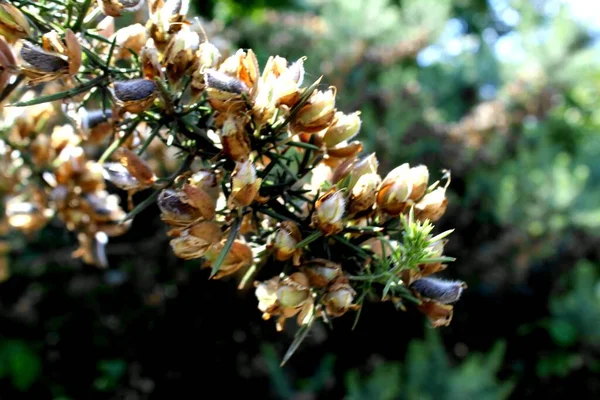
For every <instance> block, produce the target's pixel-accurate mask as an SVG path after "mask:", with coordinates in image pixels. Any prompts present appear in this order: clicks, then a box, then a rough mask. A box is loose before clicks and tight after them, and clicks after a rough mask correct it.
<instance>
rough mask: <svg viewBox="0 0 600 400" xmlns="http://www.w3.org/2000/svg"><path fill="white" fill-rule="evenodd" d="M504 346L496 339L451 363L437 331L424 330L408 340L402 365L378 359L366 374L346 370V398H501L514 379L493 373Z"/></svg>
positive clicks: (393, 399)
mask: <svg viewBox="0 0 600 400" xmlns="http://www.w3.org/2000/svg"><path fill="white" fill-rule="evenodd" d="M505 348H506V345H505V343H504V342H501V341H499V342H497V343H496V344H495V345H494V347H493V348H492V349H491V350H490V352H489V353H487V354H470V355H469V356H467V358H466V359H465V360H464V361H462V362H461V363H460V364H459V365H452V363H451V362H450V360H449V358H448V356H447V354H446V352H445V350H444V346H443V344H442V341H441V338H440V336H439V334H438V333H437V331H434V330H427V331H426V336H425V340H413V341H412V342H411V343H410V345H409V349H408V354H407V356H406V360H405V363H404V366H402V365H401V364H399V363H382V364H379V365H378V366H377V367H376V368H375V370H374V371H373V372H372V373H371V374H370V375H368V376H366V377H361V376H360V374H359V373H358V372H357V371H352V372H349V373H348V375H347V377H346V388H347V391H348V399H351V400H363V399H364V400H366V399H389V400H399V399H403V400H416V399H426V400H429V399H431V400H433V399H435V400H459V399H460V400H462V399H483V400H485V399H490V400H491V399H494V400H496V399H505V398H508V396H509V395H510V394H511V392H512V390H513V387H514V382H512V381H505V382H500V381H499V380H498V378H497V377H496V375H497V373H498V371H499V370H500V366H501V364H502V360H503V358H504V351H505Z"/></svg>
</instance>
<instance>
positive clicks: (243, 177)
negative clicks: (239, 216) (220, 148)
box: [228, 160, 262, 207]
mask: <svg viewBox="0 0 600 400" xmlns="http://www.w3.org/2000/svg"><path fill="white" fill-rule="evenodd" d="M261 183H262V179H261V178H257V177H256V169H255V168H254V164H252V162H251V161H250V160H246V161H244V162H238V163H236V168H235V171H234V172H233V174H232V175H231V194H230V195H229V200H228V201H229V205H230V207H235V206H237V207H243V206H247V205H249V204H251V203H252V202H253V201H254V200H255V199H256V196H257V195H258V190H259V189H260V185H261Z"/></svg>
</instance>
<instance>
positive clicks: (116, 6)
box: [98, 0, 144, 17]
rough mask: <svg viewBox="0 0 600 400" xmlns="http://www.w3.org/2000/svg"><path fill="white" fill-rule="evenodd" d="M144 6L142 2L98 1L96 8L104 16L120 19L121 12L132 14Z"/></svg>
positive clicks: (126, 0)
mask: <svg viewBox="0 0 600 400" xmlns="http://www.w3.org/2000/svg"><path fill="white" fill-rule="evenodd" d="M143 5H144V0H98V6H99V7H100V10H102V12H103V13H104V14H105V15H108V16H111V17H120V16H121V15H123V12H134V11H137V10H139V9H140V8H141V7H142V6H143Z"/></svg>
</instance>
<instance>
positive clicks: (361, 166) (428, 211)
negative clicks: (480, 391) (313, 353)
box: [0, 0, 465, 330]
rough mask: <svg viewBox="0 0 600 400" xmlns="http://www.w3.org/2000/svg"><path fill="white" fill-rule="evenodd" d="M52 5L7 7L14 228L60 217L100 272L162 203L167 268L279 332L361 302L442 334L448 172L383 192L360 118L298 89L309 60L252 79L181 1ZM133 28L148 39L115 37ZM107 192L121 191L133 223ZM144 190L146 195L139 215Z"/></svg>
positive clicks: (270, 67) (400, 180) (451, 296)
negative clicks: (252, 298)
mask: <svg viewBox="0 0 600 400" xmlns="http://www.w3.org/2000/svg"><path fill="white" fill-rule="evenodd" d="M50 4H52V5H50ZM61 4H62V3H59V2H57V3H47V4H46V5H45V7H44V8H39V9H35V6H33V5H31V2H26V1H23V2H20V1H15V2H13V4H10V3H7V2H5V1H0V7H1V9H2V12H0V35H2V36H3V37H4V40H2V39H1V38H0V63H1V64H2V67H3V68H2V69H0V102H9V103H10V104H11V105H12V106H13V107H11V108H8V107H2V103H0V113H2V115H3V117H4V120H5V121H10V122H8V123H6V124H3V125H2V126H1V127H0V131H1V132H2V137H3V138H4V139H3V142H2V143H3V147H4V150H3V152H2V157H3V158H2V160H1V161H2V162H3V163H4V164H7V166H8V167H7V168H6V169H4V168H3V169H2V173H3V176H2V182H1V183H2V190H3V195H4V196H5V198H6V199H7V201H6V202H5V209H6V213H5V214H6V218H7V219H8V223H9V224H10V226H12V227H13V228H15V229H19V230H22V231H26V232H34V231H36V230H38V229H41V228H42V227H43V226H44V224H45V222H46V221H47V220H48V219H49V218H51V217H52V216H54V215H56V216H57V217H58V218H60V220H61V221H62V222H63V223H64V225H65V226H66V227H67V229H69V230H71V231H74V232H77V234H78V238H79V241H80V248H79V249H78V250H77V251H76V252H75V255H76V256H80V257H82V258H83V260H84V261H85V262H86V263H90V264H95V265H98V266H102V267H107V265H108V261H107V257H106V255H105V254H104V247H105V246H106V244H107V242H108V237H110V236H114V235H120V234H122V233H124V232H125V231H126V230H127V229H128V228H129V226H130V222H131V220H132V219H133V218H135V216H136V215H137V214H139V212H140V211H142V210H143V209H144V208H145V207H147V206H148V205H149V204H151V203H153V202H156V204H157V205H158V208H159V210H160V217H161V219H162V221H163V222H164V224H165V226H166V227H167V228H168V231H167V233H166V238H168V240H169V241H170V245H171V247H172V250H173V252H174V254H175V256H177V257H179V258H181V259H184V260H197V262H198V266H201V267H205V268H207V269H210V277H211V278H213V279H220V278H224V277H234V276H235V277H237V278H239V279H240V284H239V287H240V288H243V287H247V284H248V282H254V286H255V294H256V297H257V298H258V303H259V304H258V308H259V310H260V311H261V312H262V313H263V317H264V318H265V319H269V318H271V317H277V329H278V330H282V329H283V328H284V323H285V321H286V319H288V318H291V317H297V318H296V320H297V323H298V324H299V325H300V326H301V327H302V328H303V329H308V328H309V327H310V326H311V324H312V323H313V322H314V321H315V320H317V319H319V318H321V319H324V320H327V321H329V320H330V319H332V318H336V317H340V316H342V315H345V314H346V313H347V312H349V311H356V310H359V309H360V308H361V307H362V306H363V303H364V301H365V300H367V299H371V300H379V301H386V300H391V301H392V302H393V303H394V304H395V305H396V306H397V307H400V308H403V307H404V305H403V304H404V302H405V301H412V302H415V303H416V304H417V307H419V309H420V310H421V311H423V312H424V313H425V314H427V316H428V317H429V319H430V320H431V322H432V323H433V325H434V326H442V325H447V324H448V323H449V322H450V320H451V318H452V303H454V302H455V301H456V300H458V299H459V297H460V295H461V292H462V290H463V289H464V288H465V285H464V283H462V282H451V281H445V280H441V279H437V278H434V277H432V276H431V275H433V274H435V273H436V272H438V271H441V270H443V269H444V268H445V266H446V264H444V263H445V262H447V261H451V260H452V259H451V258H449V257H446V256H444V255H443V248H444V243H445V240H446V239H445V238H446V236H447V235H448V234H449V233H450V232H444V233H441V234H438V235H433V234H432V231H433V228H434V226H433V224H432V223H433V222H435V221H437V220H438V219H439V218H441V217H442V215H443V214H444V212H445V210H446V206H447V198H446V189H447V187H448V184H449V174H448V173H446V174H445V175H444V176H443V177H442V179H441V180H438V181H435V182H433V183H431V182H430V176H429V170H428V169H427V167H425V166H423V165H417V166H412V167H411V166H410V165H409V164H403V165H400V166H399V167H397V168H395V169H393V170H392V171H390V172H389V173H387V174H386V175H383V176H382V175H380V171H379V162H378V160H377V157H376V155H375V154H367V155H364V154H362V153H363V150H364V149H363V144H362V142H361V141H359V140H356V139H355V138H356V137H357V135H358V134H359V132H360V130H361V116H360V112H351V113H346V112H343V111H341V110H338V108H337V107H336V96H337V88H335V87H323V85H322V84H321V78H319V79H317V80H316V81H315V82H312V83H307V82H306V79H305V73H304V58H301V59H298V60H293V61H291V62H290V61H288V60H286V59H285V58H283V57H279V56H271V57H269V58H268V59H267V60H266V62H265V63H264V66H263V67H262V69H261V68H260V63H259V60H258V58H257V56H256V54H255V53H254V52H253V51H252V50H251V49H239V50H238V51H236V52H234V53H233V54H224V53H225V52H224V51H222V50H221V49H219V48H218V47H217V46H216V45H215V44H213V43H211V42H210V41H209V39H208V38H207V37H206V34H205V32H204V30H203V29H202V26H200V25H199V24H198V23H197V22H191V21H189V20H188V17H187V15H186V14H187V8H188V2H187V1H181V0H178V1H174V0H155V1H149V2H148V4H144V2H143V1H124V0H99V1H98V2H97V4H96V7H95V8H94V7H92V6H93V5H92V4H91V2H89V1H87V2H81V3H77V6H75V7H73V8H70V9H69V10H68V12H67V10H66V9H64V6H63V5H61ZM127 13H138V14H137V15H138V18H143V17H140V16H144V15H145V16H146V18H147V22H146V24H145V25H142V24H134V25H130V26H125V27H121V28H120V29H116V26H118V22H119V20H120V18H121V17H122V16H123V15H126V14H127ZM42 15H43V16H44V17H45V18H41V16H42ZM34 28H35V29H34ZM38 28H44V29H41V31H40V29H38ZM41 32H43V33H41ZM14 107H19V108H18V110H20V114H18V116H16V117H14V114H13V112H12V110H14V109H15V108H14ZM9 110H10V111H9ZM57 115H60V116H57ZM10 118H13V119H14V120H11V119H10ZM61 118H62V120H61ZM173 149H174V150H175V151H176V153H172V152H171V151H172V150H173ZM158 159H161V160H162V162H157V160H158ZM173 160H175V161H178V160H181V161H179V162H178V164H179V165H178V166H173V165H172V163H173ZM443 180H446V181H447V183H446V184H445V185H442V181H443ZM109 184H110V187H109ZM111 188H112V189H111ZM109 189H111V190H118V189H121V190H122V191H124V193H125V194H126V195H127V199H128V200H127V203H128V205H127V211H128V213H126V211H125V210H123V209H122V208H121V205H120V200H119V197H118V194H119V192H117V193H116V194H115V193H113V194H109ZM141 191H148V192H150V191H151V193H152V194H150V195H148V196H147V197H146V200H144V201H142V202H140V203H139V204H137V205H136V204H134V203H135V202H134V198H133V195H134V194H135V193H137V192H141ZM192 262H194V261H192ZM261 276H264V278H265V279H264V280H263V279H262V278H260V277H261ZM357 315H358V313H357Z"/></svg>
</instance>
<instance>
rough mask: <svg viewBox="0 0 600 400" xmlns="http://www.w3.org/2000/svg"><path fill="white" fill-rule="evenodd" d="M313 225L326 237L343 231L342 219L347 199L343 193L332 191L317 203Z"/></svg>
mask: <svg viewBox="0 0 600 400" xmlns="http://www.w3.org/2000/svg"><path fill="white" fill-rule="evenodd" d="M315 208H316V211H315V213H314V214H313V223H314V224H315V225H316V226H318V227H319V229H320V230H321V231H322V232H323V233H324V234H325V235H332V234H335V233H337V232H339V231H341V230H342V228H343V224H342V218H343V217H344V214H345V212H346V199H345V198H344V194H343V193H342V192H341V191H336V190H335V189H332V190H330V191H329V192H327V193H325V194H324V195H323V196H321V197H320V198H319V199H318V200H317V202H316V203H315Z"/></svg>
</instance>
